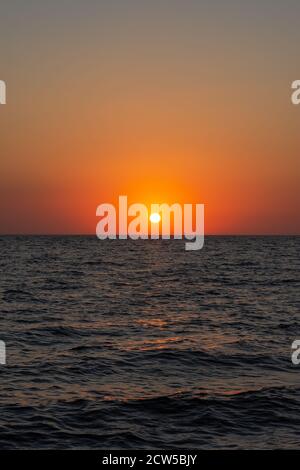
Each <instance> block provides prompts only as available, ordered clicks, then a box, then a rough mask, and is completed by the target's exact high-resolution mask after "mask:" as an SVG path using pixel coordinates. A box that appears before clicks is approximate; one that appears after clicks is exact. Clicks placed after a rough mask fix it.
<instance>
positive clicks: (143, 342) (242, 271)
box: [0, 237, 300, 449]
mask: <svg viewBox="0 0 300 470" xmlns="http://www.w3.org/2000/svg"><path fill="white" fill-rule="evenodd" d="M299 245H300V238H299V237H298V238H296V237H207V238H206V241H205V247H204V248H203V250H201V251H198V252H186V251H185V250H184V243H183V242H182V241H174V240H173V241H102V242H101V241H99V240H97V239H96V238H94V237H2V238H0V247H1V258H0V267H1V270H0V305H1V312H0V340H3V341H5V342H6V347H7V365H6V366H0V380H1V393H0V448H1V449H10V448H99V449H101V448H102V449H104V448H108V449H114V448H124V449H130V448H148V449H153V448H159V449H168V448H172V447H175V448H199V449H200V448H202V449H211V448H293V447H294V448H300V366H298V367H297V366H294V365H293V364H292V362H291V343H292V342H293V341H294V340H295V339H297V338H298V339H300V310H299V291H300V289H299Z"/></svg>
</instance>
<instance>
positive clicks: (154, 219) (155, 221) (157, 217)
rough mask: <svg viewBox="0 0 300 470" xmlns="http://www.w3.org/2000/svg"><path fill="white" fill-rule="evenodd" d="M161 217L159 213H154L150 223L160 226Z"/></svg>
mask: <svg viewBox="0 0 300 470" xmlns="http://www.w3.org/2000/svg"><path fill="white" fill-rule="evenodd" d="M160 219H161V217H160V215H159V214H158V212H153V214H151V215H150V221H151V222H152V223H153V224H158V223H159V222H160Z"/></svg>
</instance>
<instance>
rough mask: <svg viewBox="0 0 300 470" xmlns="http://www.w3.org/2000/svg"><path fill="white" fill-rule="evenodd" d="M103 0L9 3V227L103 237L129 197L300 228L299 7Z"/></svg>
mask: <svg viewBox="0 0 300 470" xmlns="http://www.w3.org/2000/svg"><path fill="white" fill-rule="evenodd" d="M100 3H101V2H100ZM100 3H99V4H98V5H96V4H95V2H91V1H88V2H86V3H85V4H84V5H83V3H81V4H80V2H77V1H74V3H73V9H72V11H71V13H70V10H69V9H68V8H66V5H65V6H64V5H62V4H61V3H60V2H58V1H54V2H53V3H52V7H50V6H47V7H46V6H41V5H39V4H38V2H36V1H33V0H29V1H28V4H27V5H26V11H25V6H24V4H23V5H22V3H21V2H20V3H19V4H18V9H16V8H15V7H13V6H9V5H8V4H7V5H6V6H5V7H3V8H4V11H3V15H2V21H3V28H2V27H1V32H0V36H1V42H0V57H1V77H0V78H1V79H3V80H5V81H6V84H7V89H8V97H7V102H8V104H7V105H6V106H1V107H0V132H1V141H0V149H1V160H0V211H1V226H0V231H1V233H95V227H96V223H97V220H96V217H95V211H96V207H97V205H98V204H100V203H102V202H111V203H114V202H116V201H117V199H118V196H119V195H120V194H126V195H128V198H129V203H133V202H141V203H145V204H150V203H156V202H167V203H172V202H181V203H197V202H198V203H204V204H205V209H206V212H205V226H206V233H220V234H222V233H224V234H228V233H237V234H238V233H241V234H247V233H249V234H255V233H258V234H263V233H278V234H284V233H288V234H289V233H291V234H294V233H300V223H299V220H300V217H299V189H298V186H299V176H300V167H299V154H300V152H299V151H300V138H299V134H300V133H299V124H300V107H299V108H297V107H295V106H292V105H291V101H290V85H291V82H292V81H293V80H295V79H297V78H299V76H297V73H298V72H299V68H298V69H297V67H296V65H295V58H296V57H297V53H298V51H297V44H299V40H300V33H299V28H298V22H297V21H296V19H295V17H296V16H297V15H296V13H298V18H299V13H300V11H299V6H298V5H299V4H298V5H297V4H296V3H295V2H290V3H289V2H287V4H286V9H285V10H283V11H282V10H279V9H278V5H279V4H277V1H275V2H273V3H271V2H268V1H266V2H265V3H263V5H261V2H260V3H258V2H254V3H255V8H256V9H255V8H254V5H252V6H250V5H248V6H244V7H242V6H238V7H237V4H236V2H235V1H233V0H231V1H229V4H228V5H227V8H226V9H225V8H224V6H222V5H223V4H222V2H217V1H215V2H212V4H213V5H214V7H213V6H208V5H209V2H203V4H206V3H207V5H206V8H204V7H203V5H202V6H200V5H199V4H197V2H193V1H187V2H186V3H185V2H177V1H176V0H174V8H173V9H172V12H171V11H170V10H169V9H168V8H167V6H166V5H167V4H166V3H165V2H157V1H153V2H150V3H149V2H148V3H147V5H146V3H145V2H143V1H141V2H134V1H127V0H124V1H123V3H122V2H116V3H115V8H113V7H110V6H108V5H102V4H101V5H100ZM210 3H211V2H210ZM124 4H127V8H125V6H124ZM237 9H238V10H237ZM295 10H297V11H295ZM233 12H235V15H232V13H233ZM278 31H280V34H279V33H278Z"/></svg>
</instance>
